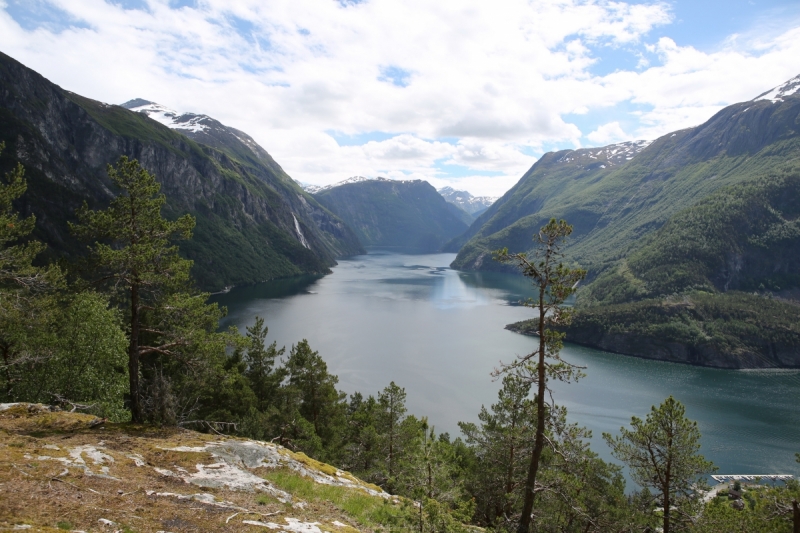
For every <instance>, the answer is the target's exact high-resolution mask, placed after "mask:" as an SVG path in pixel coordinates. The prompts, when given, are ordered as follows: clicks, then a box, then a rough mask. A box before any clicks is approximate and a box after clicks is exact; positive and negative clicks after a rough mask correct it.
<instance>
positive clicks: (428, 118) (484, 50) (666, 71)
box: [0, 0, 800, 196]
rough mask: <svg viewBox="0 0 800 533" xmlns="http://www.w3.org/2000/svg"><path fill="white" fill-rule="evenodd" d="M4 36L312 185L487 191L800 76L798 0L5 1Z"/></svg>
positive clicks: (75, 81) (55, 76)
mask: <svg viewBox="0 0 800 533" xmlns="http://www.w3.org/2000/svg"><path fill="white" fill-rule="evenodd" d="M0 51H2V52H4V53H6V54H8V55H10V56H12V57H14V58H15V59H17V60H19V61H21V62H22V63H24V64H26V65H27V66H29V67H31V68H33V69H34V70H36V71H38V72H39V73H41V74H42V75H44V76H45V77H47V78H48V79H50V80H51V81H53V82H55V83H57V84H59V85H61V86H62V87H64V88H66V89H69V90H71V91H74V92H77V93H79V94H83V95H85V96H88V97H90V98H94V99H97V100H101V101H104V102H109V103H121V102H124V101H126V100H129V99H131V98H135V97H141V98H145V99H148V100H152V101H156V102H158V103H161V104H163V105H166V106H168V107H171V108H173V109H176V110H178V111H192V112H197V113H206V114H208V115H211V116H213V117H215V118H217V119H219V120H220V121H222V122H223V123H225V124H228V125H231V126H234V127H236V128H239V129H241V130H243V131H246V132H247V133H249V134H250V135H252V136H253V137H254V138H255V139H256V141H258V142H259V144H261V145H262V146H263V147H264V148H265V149H267V151H269V152H270V153H271V154H272V155H273V156H274V157H275V158H276V160H277V161H278V162H279V163H280V164H281V165H282V166H283V167H284V169H285V170H286V171H287V172H288V173H289V174H290V175H291V176H292V177H294V178H296V179H298V180H300V181H303V182H306V183H313V184H319V185H324V184H329V183H334V182H336V181H340V180H342V179H345V178H348V177H350V176H353V175H363V176H369V177H377V176H385V177H390V178H396V179H409V178H413V179H417V178H421V179H426V180H428V181H430V182H431V183H433V184H434V185H435V186H437V187H441V186H444V185H451V186H453V187H456V188H461V189H466V190H469V191H470V192H472V193H473V194H481V195H483V194H485V195H491V196H498V195H500V194H502V193H503V192H504V191H505V190H507V189H508V188H509V187H511V186H512V185H513V184H514V183H515V182H516V181H517V180H518V179H519V177H520V176H521V175H522V174H523V173H524V172H525V171H526V170H527V169H528V168H529V167H530V166H531V165H532V164H533V163H534V162H535V161H536V159H537V158H538V157H540V156H541V155H542V154H543V153H544V152H546V151H549V150H557V149H564V148H576V147H585V146H601V145H605V144H610V143H614V142H620V141H624V140H633V139H642V138H644V139H652V138H655V137H657V136H660V135H663V134H665V133H668V132H670V131H673V130H676V129H680V128H684V127H688V126H692V125H696V124H699V123H702V122H703V121H705V120H706V119H708V118H709V117H710V116H711V115H712V114H713V113H715V112H716V111H718V110H719V109H721V108H722V107H724V106H725V105H728V104H731V103H734V102H738V101H743V100H748V99H751V98H753V97H755V96H756V95H758V94H759V93H762V92H764V91H766V90H768V89H770V88H772V87H773V86H775V85H778V84H780V83H782V82H783V81H785V80H787V79H789V78H791V77H793V76H796V75H797V74H800V59H798V58H800V2H797V1H796V0H792V1H787V0H766V1H756V0H753V1H748V0H727V1H722V0H709V1H703V0H695V1H685V0H675V1H671V2H649V1H637V2H621V1H601V0H548V1H538V0H537V1H528V0H504V1H502V2H485V0H439V1H437V2H430V1H429V0H381V1H378V0H365V1H362V2H358V3H352V2H339V1H337V0H270V1H264V0H237V1H235V2H230V1H223V0H0Z"/></svg>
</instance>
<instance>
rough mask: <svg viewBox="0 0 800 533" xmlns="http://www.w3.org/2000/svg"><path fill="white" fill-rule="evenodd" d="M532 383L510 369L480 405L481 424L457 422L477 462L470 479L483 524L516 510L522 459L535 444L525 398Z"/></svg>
mask: <svg viewBox="0 0 800 533" xmlns="http://www.w3.org/2000/svg"><path fill="white" fill-rule="evenodd" d="M530 390H531V385H530V383H528V382H527V381H526V380H523V379H521V378H520V377H519V376H516V375H514V374H508V375H506V376H504V377H503V387H502V389H500V392H499V393H498V402H497V403H495V404H493V405H492V406H491V407H490V409H486V408H485V407H481V412H480V414H478V419H479V420H480V425H476V424H474V423H471V422H470V423H466V422H459V424H458V425H459V427H460V428H461V431H462V433H463V434H464V437H465V440H466V443H467V444H468V445H469V446H470V447H471V448H472V450H473V451H474V453H475V455H476V458H477V461H478V465H479V466H478V467H477V468H475V469H474V471H473V472H472V475H471V479H470V481H469V486H470V492H471V493H472V494H473V496H475V497H476V500H477V503H478V507H477V512H478V514H479V517H480V518H479V519H480V521H481V523H482V524H484V525H487V526H490V527H494V526H495V525H497V524H498V522H506V521H508V520H510V519H511V517H512V516H513V515H514V513H515V512H516V511H517V510H518V506H517V505H516V503H517V501H516V500H517V499H518V498H517V495H518V494H519V492H520V491H519V488H520V487H521V485H523V483H524V479H525V462H526V458H527V457H529V454H530V451H531V448H532V446H533V441H534V435H535V428H536V406H535V405H534V403H533V402H532V401H531V400H530V399H529V398H528V395H529V394H530Z"/></svg>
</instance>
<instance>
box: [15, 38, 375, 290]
mask: <svg viewBox="0 0 800 533" xmlns="http://www.w3.org/2000/svg"><path fill="white" fill-rule="evenodd" d="M205 121H207V123H209V124H211V125H212V127H213V130H214V131H213V134H212V133H206V134H203V135H201V133H202V132H199V131H197V132H192V131H188V130H185V129H183V130H175V129H171V128H170V127H167V126H165V125H164V124H161V123H159V122H157V121H155V120H153V119H151V118H148V116H146V115H145V114H143V113H137V112H133V111H130V110H128V109H125V108H123V107H120V106H115V105H108V104H104V103H101V102H97V101H94V100H90V99H88V98H84V97H82V96H80V95H77V94H74V93H71V92H69V91H65V90H63V89H61V88H60V87H58V86H56V85H54V84H52V83H50V82H49V81H47V80H46V79H45V78H43V77H42V76H40V75H39V74H37V73H36V72H34V71H32V70H30V69H28V68H26V67H25V66H23V65H22V64H20V63H18V62H17V61H15V60H13V59H12V58H10V57H8V56H6V55H3V54H0V141H5V143H6V150H5V152H4V153H3V154H2V157H0V170H1V171H6V170H8V169H9V168H11V167H12V166H13V165H15V164H16V163H17V162H19V163H22V165H23V166H24V167H25V169H26V178H27V180H28V192H27V193H26V194H25V195H24V196H23V197H22V198H21V199H20V202H19V205H18V206H17V207H18V208H19V209H20V210H21V211H22V212H23V213H24V214H30V213H33V214H35V215H36V217H37V227H36V231H35V237H36V238H38V239H41V240H42V241H44V242H46V243H47V244H48V245H49V246H50V250H49V253H50V254H51V255H56V256H73V257H74V256H75V255H80V254H81V253H83V250H84V245H83V244H79V243H77V242H76V241H75V239H73V238H72V236H71V235H69V231H68V228H67V222H68V221H69V220H74V212H75V209H76V208H77V207H78V206H79V205H80V204H81V203H82V202H83V201H84V200H85V201H87V202H88V203H89V205H90V206H91V207H94V208H102V207H104V206H106V205H107V204H108V202H109V201H110V199H111V198H112V197H113V196H114V194H116V191H115V190H114V189H113V185H112V184H111V182H110V180H109V179H108V176H107V175H106V166H107V165H108V164H110V163H114V162H116V161H117V160H118V159H119V157H120V156H122V155H126V156H128V157H130V158H134V159H137V160H139V162H140V163H141V164H142V166H143V167H144V168H146V169H147V170H148V171H150V172H152V173H154V174H155V175H156V177H157V179H158V180H159V182H160V183H161V186H162V188H161V190H162V192H163V193H164V194H165V195H166V197H167V205H166V208H165V215H166V216H168V217H170V218H175V217H177V216H179V215H181V214H183V213H190V214H192V215H194V216H195V217H196V219H197V227H196V229H195V234H194V238H193V239H192V240H191V241H188V242H183V243H181V250H182V252H183V253H184V254H185V255H186V256H187V257H188V258H190V259H193V260H194V268H193V274H194V276H195V278H196V279H197V281H198V284H199V285H200V286H201V287H203V288H204V289H208V290H217V289H221V288H222V287H224V286H229V285H236V284H247V283H254V282H258V281H262V280H266V279H271V278H276V277H284V276H291V275H297V274H303V273H325V272H328V271H329V267H330V266H332V265H334V264H335V258H336V257H342V256H347V255H353V254H357V253H360V252H362V251H363V249H362V248H361V246H360V244H359V243H358V241H357V239H356V237H355V235H354V234H353V233H352V231H351V230H350V229H349V228H348V227H347V226H346V225H345V224H344V223H343V222H342V221H341V220H340V219H338V218H337V217H336V216H334V215H333V214H331V213H330V212H329V211H328V210H326V209H325V208H324V207H322V206H321V205H320V204H319V203H317V202H316V201H315V200H314V199H313V197H311V196H310V195H309V194H307V193H305V192H304V191H303V190H302V189H301V188H300V187H299V186H298V185H297V183H296V182H294V180H292V179H291V178H289V176H287V175H286V173H285V172H283V170H282V169H281V168H280V166H279V165H278V164H277V163H275V161H274V160H272V158H271V157H269V155H268V154H267V153H266V151H264V150H263V149H262V148H260V147H258V145H257V144H256V143H255V142H254V141H252V139H250V138H249V137H248V136H246V135H243V134H242V133H241V132H238V131H237V130H234V129H232V128H226V127H225V126H223V125H222V124H220V123H219V122H217V121H214V120H213V119H210V118H208V117H205ZM187 135H188V136H187ZM190 137H196V139H195V140H192V138H190ZM237 139H238V140H237ZM206 143H208V144H206Z"/></svg>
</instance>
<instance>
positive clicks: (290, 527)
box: [0, 404, 400, 533]
mask: <svg viewBox="0 0 800 533" xmlns="http://www.w3.org/2000/svg"><path fill="white" fill-rule="evenodd" d="M96 422H97V419H96V418H95V417H94V416H90V415H86V414H80V413H67V412H63V411H59V410H58V409H55V408H51V407H49V406H44V405H37V404H0V465H3V467H2V468H0V502H2V505H0V529H4V530H5V529H8V530H12V529H14V530H16V529H20V530H22V529H30V530H32V531H58V530H59V529H62V530H63V529H66V530H83V531H98V530H100V531H123V530H136V531H167V530H173V531H178V530H180V531H242V530H251V528H248V526H254V527H257V528H262V529H272V530H282V531H298V532H300V531H302V532H307V533H323V531H325V532H337V533H352V532H355V531H358V530H364V529H367V528H366V527H364V524H362V523H360V522H359V519H358V517H355V516H352V515H349V514H348V513H347V512H346V511H344V510H341V508H339V507H336V506H335V505H333V504H331V503H330V502H327V501H324V496H323V495H330V494H332V491H331V489H334V490H338V491H341V497H342V498H343V499H350V498H352V499H358V500H359V505H361V506H366V507H374V508H381V507H384V506H385V505H390V506H391V505H397V504H399V503H400V502H399V500H398V498H396V497H394V496H390V495H389V494H387V493H386V492H384V491H382V490H381V489H380V488H379V487H377V486H375V485H371V484H368V483H364V482H363V481H361V480H359V479H358V478H355V477H353V476H352V475H350V474H349V473H347V472H343V471H341V470H339V469H337V468H335V467H333V466H331V465H327V464H324V463H319V462H317V461H314V460H313V459H309V458H308V457H306V456H305V455H303V454H298V453H294V452H292V451H290V450H287V449H286V448H283V447H281V446H277V445H275V444H272V443H267V442H258V441H251V440H246V439H236V438H230V437H224V436H211V435H205V434H201V433H195V432H192V431H187V430H182V429H178V428H154V427H147V426H131V425H123V424H112V423H108V422H106V423H103V424H97V423H96ZM279 485H281V486H279ZM298 491H302V495H301V494H297V493H296V492H298ZM311 496H314V499H313V500H311V499H307V498H309V497H311ZM320 500H321V501H320ZM243 528H244V529H243Z"/></svg>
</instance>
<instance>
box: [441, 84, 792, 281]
mask: <svg viewBox="0 0 800 533" xmlns="http://www.w3.org/2000/svg"><path fill="white" fill-rule="evenodd" d="M798 113H800V97H797V96H793V97H787V98H786V99H784V101H782V102H777V103H772V102H770V101H758V102H745V103H741V104H735V105H733V106H730V107H727V108H725V109H723V110H722V111H720V112H719V113H717V114H716V115H715V116H714V117H712V118H711V119H710V120H709V121H708V122H706V123H705V124H703V125H701V126H698V127H696V128H690V129H686V130H681V131H678V132H675V133H671V134H668V135H665V136H663V137H661V138H659V139H657V140H656V141H655V142H653V143H652V144H650V145H649V146H647V147H645V148H643V149H641V145H634V144H633V143H623V144H622V145H611V146H608V147H604V148H595V149H581V150H565V151H561V152H556V153H548V154H545V155H544V156H543V157H542V158H541V159H540V160H539V161H538V162H537V163H536V164H535V165H534V166H533V167H531V169H530V170H529V171H528V172H527V173H526V174H525V175H524V176H523V177H522V179H520V181H519V183H517V185H516V186H515V187H514V188H512V189H511V190H510V191H508V192H507V193H506V195H505V196H503V198H501V199H500V200H498V201H497V202H496V203H495V204H494V205H492V206H491V207H490V208H489V209H488V210H487V211H486V213H484V214H483V215H481V216H480V217H479V218H478V219H477V220H476V222H475V223H474V224H473V225H472V226H471V227H470V230H469V231H468V232H467V233H466V234H465V236H464V237H462V239H461V241H465V243H464V245H463V247H461V249H460V251H459V253H458V257H457V258H456V260H455V261H454V262H453V265H452V266H453V267H454V268H459V269H465V270H473V269H498V268H500V267H499V265H497V264H495V263H494V262H493V261H490V260H488V258H489V257H490V252H491V251H492V250H496V249H498V248H502V247H504V246H505V247H508V248H509V249H510V250H512V251H523V250H527V249H529V247H530V238H531V235H532V234H533V233H534V232H535V231H538V229H539V227H541V226H542V225H543V224H544V223H546V221H547V220H549V219H550V218H551V217H557V218H564V219H566V220H568V221H569V222H570V223H572V224H573V225H574V227H575V232H574V233H573V239H572V243H571V245H570V252H569V253H570V257H571V258H572V259H574V260H575V261H577V262H579V263H580V264H581V265H582V266H584V267H588V268H589V270H590V271H591V272H593V273H598V272H600V271H602V270H603V269H605V268H607V267H608V266H610V265H612V264H614V263H615V262H616V261H617V260H619V259H621V258H623V257H626V256H627V255H628V254H629V253H630V252H632V251H633V250H634V249H635V248H636V246H638V244H637V242H638V240H639V239H640V238H642V237H644V236H646V235H648V234H650V233H652V232H653V231H654V230H657V229H658V228H660V227H661V226H663V225H664V224H665V223H666V222H667V220H668V219H669V218H670V217H671V216H672V215H674V214H675V213H677V212H679V211H680V210H682V209H685V208H688V207H690V206H691V205H693V204H694V203H696V202H697V201H698V200H701V199H702V198H705V197H707V196H708V195H710V194H711V193H713V192H714V191H716V190H718V189H720V188H722V187H725V186H728V185H733V184H736V183H740V182H743V181H746V180H748V179H750V178H752V177H753V176H755V175H760V174H763V173H764V172H768V171H770V170H771V169H776V168H779V167H781V166H782V165H784V164H785V163H786V162H787V161H791V160H793V159H795V158H796V157H797V154H798V153H800V136H799V135H798V133H800V126H799V125H798V123H797V116H798ZM620 153H624V154H626V155H624V156H623V157H619V154H620ZM461 241H459V240H456V241H453V242H451V243H450V244H449V245H448V247H449V249H453V248H457V247H458V246H459V245H460V244H461Z"/></svg>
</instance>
